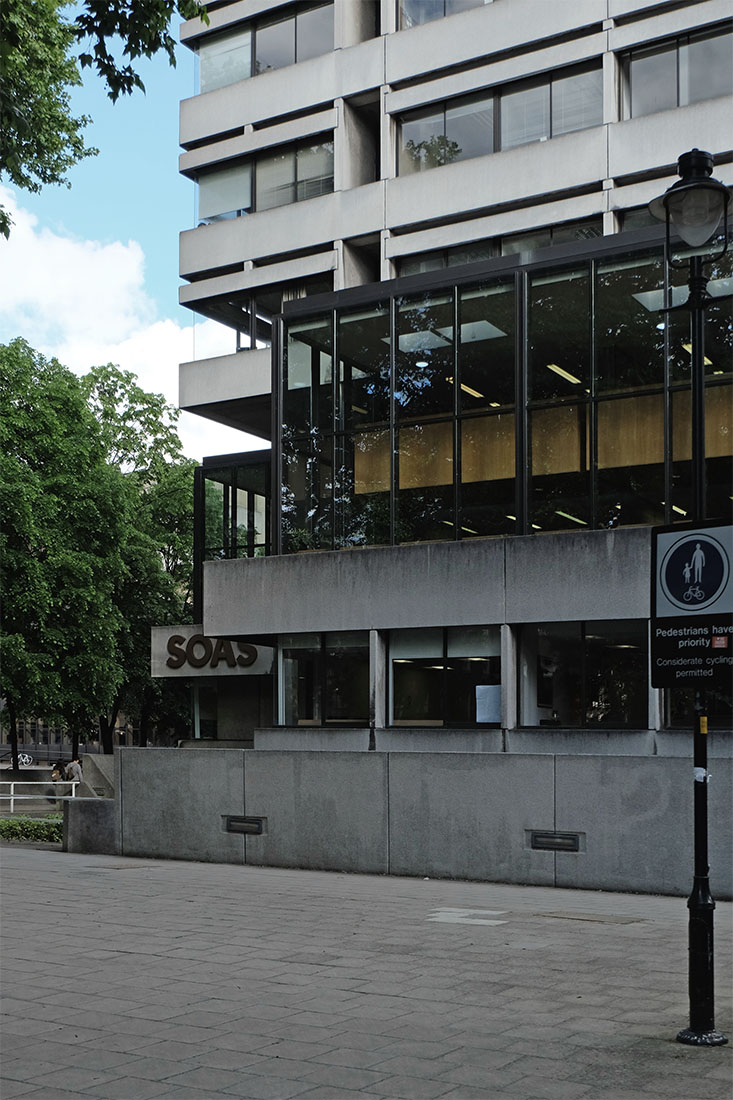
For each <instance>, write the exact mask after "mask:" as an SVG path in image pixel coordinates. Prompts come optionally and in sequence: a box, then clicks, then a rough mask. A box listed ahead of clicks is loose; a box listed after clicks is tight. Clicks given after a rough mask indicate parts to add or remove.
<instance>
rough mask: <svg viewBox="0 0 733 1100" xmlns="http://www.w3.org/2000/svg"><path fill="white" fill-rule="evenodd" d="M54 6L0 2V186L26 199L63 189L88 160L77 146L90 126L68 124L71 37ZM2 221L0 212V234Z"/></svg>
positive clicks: (74, 75)
mask: <svg viewBox="0 0 733 1100" xmlns="http://www.w3.org/2000/svg"><path fill="white" fill-rule="evenodd" d="M62 6H63V5H62V4H61V3H60V2H59V0H34V2H33V3H32V4H29V3H28V2H27V0H0V179H2V177H3V176H4V175H5V176H7V177H8V179H9V180H10V182H11V183H14V184H15V185H16V186H17V187H22V188H24V189H25V190H27V191H40V190H41V187H42V186H43V185H44V184H48V183H65V184H67V186H68V183H67V180H66V172H67V170H68V169H69V168H70V167H71V166H72V165H73V164H76V163H77V161H79V160H81V159H82V158H83V157H87V156H90V155H91V154H93V153H95V152H96V150H95V149H89V148H87V147H86V146H85V145H84V138H83V136H82V133H81V131H82V129H83V128H84V127H85V126H86V125H87V123H88V122H89V121H90V120H89V119H88V118H86V117H85V116H81V117H80V118H74V117H73V115H72V114H71V111H70V98H69V88H71V87H73V86H74V85H75V84H80V83H81V78H80V76H79V70H78V67H77V64H76V61H75V60H74V58H73V57H72V56H71V53H70V50H71V46H72V43H73V41H74V35H73V33H72V30H71V28H70V26H69V25H68V24H67V23H66V22H65V21H64V19H63V17H62V15H61V8H62ZM9 232H10V218H9V216H8V214H7V212H6V211H5V210H3V208H2V207H0V233H2V234H3V236H5V237H7V236H8V234H9Z"/></svg>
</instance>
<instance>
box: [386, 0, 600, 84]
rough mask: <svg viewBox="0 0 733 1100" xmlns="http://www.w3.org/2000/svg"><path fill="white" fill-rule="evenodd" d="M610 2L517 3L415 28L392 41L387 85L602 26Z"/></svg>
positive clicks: (392, 37)
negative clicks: (490, 54)
mask: <svg viewBox="0 0 733 1100" xmlns="http://www.w3.org/2000/svg"><path fill="white" fill-rule="evenodd" d="M605 17H606V0H583V3H582V4H570V3H565V4H548V3H547V2H546V0H512V3H511V4H503V3H495V4H491V5H490V6H488V7H485V8H474V9H473V10H472V11H468V12H464V13H462V14H460V15H452V16H451V17H450V23H449V27H446V26H445V25H444V22H443V20H442V19H436V20H435V21H434V22H432V23H426V24H424V25H423V26H420V27H412V28H411V29H410V30H407V31H403V32H401V33H400V34H393V35H389V37H388V38H387V83H389V84H396V83H398V82H399V81H402V80H409V79H410V78H411V77H413V76H415V75H416V74H418V73H429V72H434V71H435V70H436V69H438V68H447V67H449V66H451V65H461V64H464V63H465V62H466V60H468V59H471V58H478V57H482V56H485V55H486V53H487V52H489V51H490V52H491V53H501V52H503V51H504V50H511V49H514V48H516V47H517V46H525V45H526V44H528V43H532V42H539V41H541V40H542V39H550V38H555V37H559V36H560V35H561V34H563V33H564V32H566V31H577V30H578V29H579V28H580V27H582V26H588V25H589V24H591V23H597V22H601V21H602V20H603V19H605Z"/></svg>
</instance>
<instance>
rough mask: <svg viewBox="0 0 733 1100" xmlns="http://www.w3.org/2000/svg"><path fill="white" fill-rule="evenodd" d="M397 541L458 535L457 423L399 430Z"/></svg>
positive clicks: (415, 426)
mask: <svg viewBox="0 0 733 1100" xmlns="http://www.w3.org/2000/svg"><path fill="white" fill-rule="evenodd" d="M397 450H398V456H399V460H398V461H399V466H398V469H399V473H398V492H397V504H396V513H397V515H396V529H395V541H397V542H424V541H438V540H442V539H450V538H455V536H456V531H455V520H454V509H453V424H452V423H451V422H450V421H444V422H439V423H428V424H416V425H414V426H413V427H410V428H402V429H400V431H399V433H398V445H397Z"/></svg>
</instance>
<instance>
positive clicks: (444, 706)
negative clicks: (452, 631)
mask: <svg viewBox="0 0 733 1100" xmlns="http://www.w3.org/2000/svg"><path fill="white" fill-rule="evenodd" d="M442 634H443V667H442V669H441V672H440V719H441V721H442V723H443V727H444V728H445V727H447V725H448V672H447V668H446V666H447V664H448V628H447V627H445V626H444V627H442Z"/></svg>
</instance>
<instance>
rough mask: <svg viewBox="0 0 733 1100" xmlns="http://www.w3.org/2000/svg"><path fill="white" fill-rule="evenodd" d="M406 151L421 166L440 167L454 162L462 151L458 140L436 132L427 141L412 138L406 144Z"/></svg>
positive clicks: (416, 164) (417, 165)
mask: <svg viewBox="0 0 733 1100" xmlns="http://www.w3.org/2000/svg"><path fill="white" fill-rule="evenodd" d="M405 151H406V152H407V153H408V154H409V156H410V157H411V158H412V160H413V161H414V162H415V166H416V167H419V168H440V167H441V165H443V164H452V163H453V161H454V160H457V159H458V157H459V156H460V153H461V147H460V145H459V144H458V142H457V141H451V140H450V138H447V137H446V136H445V135H444V134H435V136H434V137H431V138H426V140H425V141H413V140H412V139H410V140H409V141H408V142H407V144H406V145H405Z"/></svg>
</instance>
